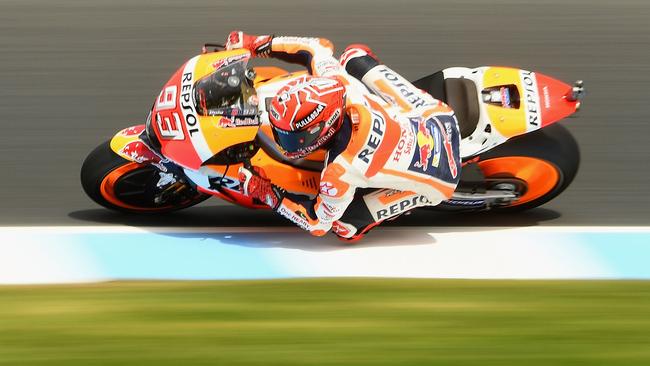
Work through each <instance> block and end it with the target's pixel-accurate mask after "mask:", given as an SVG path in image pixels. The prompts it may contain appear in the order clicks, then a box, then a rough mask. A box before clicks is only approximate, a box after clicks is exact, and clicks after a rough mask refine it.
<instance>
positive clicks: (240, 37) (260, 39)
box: [226, 31, 273, 56]
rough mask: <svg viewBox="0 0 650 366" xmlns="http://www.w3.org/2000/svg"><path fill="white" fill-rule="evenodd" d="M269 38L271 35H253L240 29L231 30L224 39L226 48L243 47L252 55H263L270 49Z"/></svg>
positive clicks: (270, 38)
mask: <svg viewBox="0 0 650 366" xmlns="http://www.w3.org/2000/svg"><path fill="white" fill-rule="evenodd" d="M271 40H273V36H254V35H251V34H246V33H244V32H242V31H232V32H230V34H229V35H228V40H227V41H226V49H227V50H236V49H241V48H245V49H247V50H249V51H250V52H251V54H252V55H253V56H264V55H265V54H267V53H268V52H270V51H271Z"/></svg>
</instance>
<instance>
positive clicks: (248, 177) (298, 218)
mask: <svg viewBox="0 0 650 366" xmlns="http://www.w3.org/2000/svg"><path fill="white" fill-rule="evenodd" d="M343 173H344V169H343V168H342V167H341V166H339V165H338V164H337V163H330V164H329V165H328V167H327V168H325V170H324V171H323V174H322V176H321V184H320V193H319V194H318V196H316V198H315V199H311V198H310V197H308V196H305V195H298V194H293V193H289V192H286V191H285V190H283V189H282V188H280V187H278V186H276V185H274V184H272V183H271V182H270V180H268V178H266V174H264V172H263V171H262V170H261V169H257V168H256V169H253V170H250V169H247V168H241V169H240V171H239V180H240V182H241V188H242V190H243V192H244V194H246V195H248V196H251V197H253V198H257V199H259V200H261V201H262V202H265V203H266V204H267V205H268V206H269V207H271V208H272V209H273V210H274V211H276V212H278V213H279V214H281V215H282V216H284V217H286V218H288V219H289V220H291V221H292V222H294V223H295V224H296V225H298V226H300V227H301V228H303V229H305V230H307V231H309V232H310V233H311V234H312V235H317V236H321V235H325V234H326V233H327V232H328V231H329V230H330V228H331V227H332V223H333V222H334V221H336V220H338V219H339V218H341V216H343V213H344V212H345V210H346V209H347V207H348V206H349V205H350V203H351V202H352V199H353V197H354V191H355V189H354V187H351V186H350V185H349V184H347V183H345V182H343V181H341V179H340V178H341V176H342V175H343Z"/></svg>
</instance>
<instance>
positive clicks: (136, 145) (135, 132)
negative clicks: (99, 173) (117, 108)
mask: <svg viewBox="0 0 650 366" xmlns="http://www.w3.org/2000/svg"><path fill="white" fill-rule="evenodd" d="M144 129H145V125H136V126H131V127H128V128H125V129H123V130H122V131H120V132H118V133H117V134H116V135H115V136H113V138H112V139H111V150H113V151H114V152H115V153H116V154H117V155H119V156H121V157H122V158H124V159H126V160H129V161H134V162H136V163H140V164H142V163H146V162H149V163H153V164H158V163H160V162H161V161H163V160H164V158H163V157H162V156H160V155H158V154H157V153H156V152H155V151H153V150H152V149H151V148H150V147H149V146H148V145H147V144H146V143H144V141H142V140H141V139H140V135H141V134H142V133H143V131H144Z"/></svg>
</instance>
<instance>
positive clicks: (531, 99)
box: [519, 70, 542, 131]
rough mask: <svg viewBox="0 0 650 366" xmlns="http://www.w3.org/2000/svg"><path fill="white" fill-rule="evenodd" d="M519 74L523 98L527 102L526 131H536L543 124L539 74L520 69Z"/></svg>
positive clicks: (525, 108)
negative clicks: (538, 81)
mask: <svg viewBox="0 0 650 366" xmlns="http://www.w3.org/2000/svg"><path fill="white" fill-rule="evenodd" d="M519 76H520V78H521V86H522V89H523V94H524V95H523V98H522V100H523V101H525V104H526V105H525V107H524V111H525V113H526V131H534V130H536V129H538V128H540V127H541V125H542V121H541V119H542V117H541V114H540V103H539V92H538V89H537V76H535V73H534V72H531V71H526V70H520V71H519Z"/></svg>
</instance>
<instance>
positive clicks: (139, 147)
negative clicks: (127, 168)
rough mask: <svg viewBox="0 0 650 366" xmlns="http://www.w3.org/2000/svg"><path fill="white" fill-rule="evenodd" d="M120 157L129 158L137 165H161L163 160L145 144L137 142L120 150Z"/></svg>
mask: <svg viewBox="0 0 650 366" xmlns="http://www.w3.org/2000/svg"><path fill="white" fill-rule="evenodd" d="M120 155H123V156H128V157H129V159H130V160H133V161H135V162H136V163H140V164H141V163H144V162H151V163H153V164H159V163H160V162H161V161H162V159H161V158H160V156H158V155H157V154H156V153H155V152H153V151H151V149H150V148H149V146H147V145H146V144H145V143H144V142H142V141H139V140H136V141H131V142H129V143H128V144H126V145H124V147H123V148H122V149H121V150H120Z"/></svg>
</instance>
